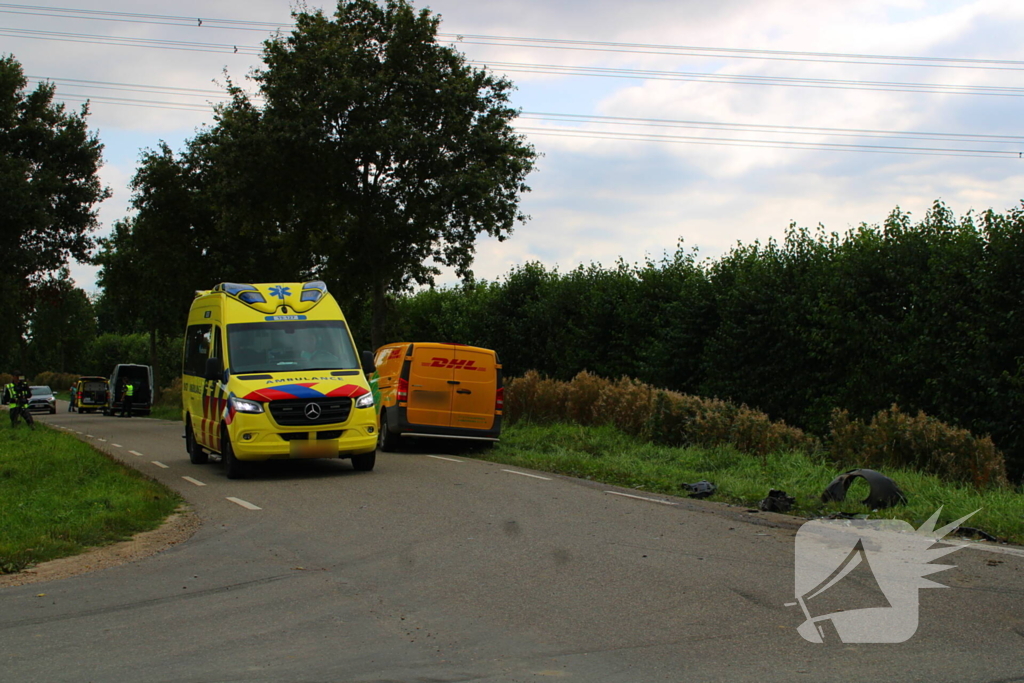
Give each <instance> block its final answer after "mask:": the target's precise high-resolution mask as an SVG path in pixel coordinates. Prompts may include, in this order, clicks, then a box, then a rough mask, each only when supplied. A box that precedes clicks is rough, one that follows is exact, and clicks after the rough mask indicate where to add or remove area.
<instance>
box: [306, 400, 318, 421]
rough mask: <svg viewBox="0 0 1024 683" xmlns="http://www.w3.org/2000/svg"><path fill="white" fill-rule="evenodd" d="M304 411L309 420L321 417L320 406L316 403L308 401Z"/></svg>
mask: <svg viewBox="0 0 1024 683" xmlns="http://www.w3.org/2000/svg"><path fill="white" fill-rule="evenodd" d="M304 412H305V413H306V419H307V420H316V419H318V418H319V417H320V406H318V405H317V404H315V403H307V404H306V410H305V411H304Z"/></svg>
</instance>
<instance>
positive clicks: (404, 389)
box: [398, 377, 409, 401]
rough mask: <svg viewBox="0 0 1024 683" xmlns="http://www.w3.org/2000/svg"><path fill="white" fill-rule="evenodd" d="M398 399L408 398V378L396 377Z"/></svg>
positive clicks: (405, 399) (406, 399) (404, 399)
mask: <svg viewBox="0 0 1024 683" xmlns="http://www.w3.org/2000/svg"><path fill="white" fill-rule="evenodd" d="M398 400H399V401H408V400H409V380H407V379H405V378H404V377H399V378H398Z"/></svg>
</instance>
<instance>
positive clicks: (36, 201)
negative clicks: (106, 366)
mask: <svg viewBox="0 0 1024 683" xmlns="http://www.w3.org/2000/svg"><path fill="white" fill-rule="evenodd" d="M26 85H27V80H26V79H25V75H24V72H23V71H22V68H21V64H19V63H18V61H17V60H15V58H14V57H13V56H10V55H8V56H0V197H3V201H2V202H0V244H2V245H3V253H4V262H3V267H2V268H0V301H2V302H3V307H4V308H3V311H2V312H0V349H3V350H5V351H6V352H7V357H6V358H2V357H0V362H4V363H5V364H10V363H14V362H15V361H16V360H21V359H16V358H15V357H14V356H15V355H16V353H15V352H13V351H12V350H13V349H17V348H19V347H21V346H22V345H23V343H24V342H23V339H24V333H25V330H26V325H27V312H28V311H30V310H31V309H32V296H33V288H34V286H35V285H37V284H38V283H39V281H40V279H41V278H42V276H43V275H44V274H45V273H52V272H54V271H56V270H57V269H59V268H60V267H62V266H64V265H66V264H67V263H68V262H69V260H70V259H71V258H76V259H79V260H86V259H87V258H88V252H89V249H90V248H91V246H92V240H91V239H90V237H89V233H90V232H91V231H93V230H94V229H95V228H96V226H97V220H96V210H95V205H96V204H97V203H99V202H101V201H103V200H104V199H106V198H107V197H109V196H110V191H109V190H108V189H107V188H105V187H103V186H102V185H101V184H100V181H99V177H98V175H97V172H98V170H99V167H100V164H101V154H102V151H103V145H101V144H100V142H99V140H98V138H97V137H96V135H95V134H94V133H90V132H89V130H88V128H87V126H86V117H87V116H88V113H89V109H88V105H83V106H82V109H81V111H80V112H79V113H77V114H75V113H70V112H68V111H66V110H65V107H64V105H63V104H60V103H55V102H54V101H53V100H54V93H55V90H56V88H55V87H54V85H53V84H52V83H40V84H39V85H38V86H36V89H35V90H33V91H32V92H26V90H25V87H26ZM0 353H3V352H2V351H0Z"/></svg>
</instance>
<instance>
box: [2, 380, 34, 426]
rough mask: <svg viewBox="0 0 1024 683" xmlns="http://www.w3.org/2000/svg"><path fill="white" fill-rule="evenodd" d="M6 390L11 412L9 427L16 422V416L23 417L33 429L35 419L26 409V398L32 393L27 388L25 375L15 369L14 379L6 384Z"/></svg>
mask: <svg viewBox="0 0 1024 683" xmlns="http://www.w3.org/2000/svg"><path fill="white" fill-rule="evenodd" d="M6 391H7V401H8V407H9V411H8V412H10V414H11V427H14V426H15V425H17V424H18V417H23V418H25V424H27V425H28V426H29V428H31V429H35V420H33V419H32V413H30V412H29V411H28V399H29V396H31V395H32V390H31V389H29V387H28V382H26V381H25V376H24V375H22V374H21V373H20V372H17V371H15V372H14V381H13V382H11V383H10V384H8V385H7V387H6Z"/></svg>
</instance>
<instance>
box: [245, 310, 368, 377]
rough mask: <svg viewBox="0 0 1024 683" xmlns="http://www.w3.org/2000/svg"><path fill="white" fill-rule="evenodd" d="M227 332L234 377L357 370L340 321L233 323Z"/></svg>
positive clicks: (349, 342) (350, 344)
mask: <svg viewBox="0 0 1024 683" xmlns="http://www.w3.org/2000/svg"><path fill="white" fill-rule="evenodd" d="M227 330H228V363H229V365H230V368H231V374H233V375H237V374H243V373H257V372H302V371H306V370H349V369H358V368H359V367H360V365H359V361H358V358H357V355H356V351H355V349H354V348H353V347H352V341H351V338H350V337H349V334H348V328H347V327H346V325H345V323H343V322H342V321H340V320H301V321H298V320H296V321H291V320H289V321H273V322H261V323H236V324H234V325H228V326H227Z"/></svg>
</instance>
